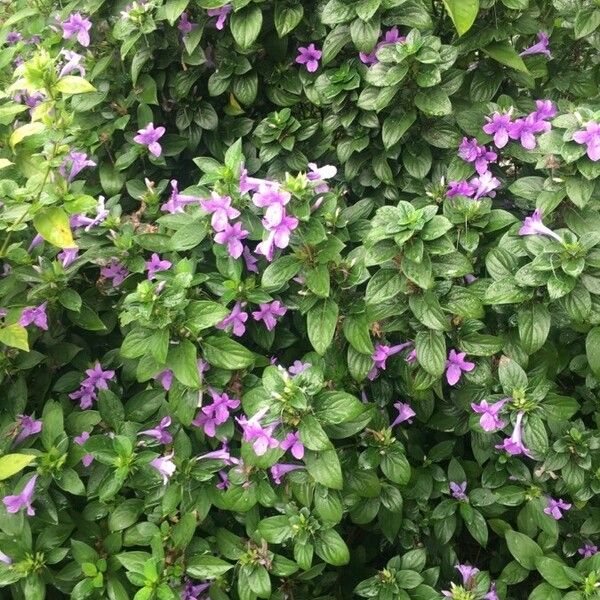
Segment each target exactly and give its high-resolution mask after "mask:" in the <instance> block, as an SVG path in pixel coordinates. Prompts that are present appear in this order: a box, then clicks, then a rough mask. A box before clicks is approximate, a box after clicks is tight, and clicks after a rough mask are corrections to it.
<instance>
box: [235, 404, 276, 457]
mask: <svg viewBox="0 0 600 600" xmlns="http://www.w3.org/2000/svg"><path fill="white" fill-rule="evenodd" d="M268 412H269V407H268V406H267V407H265V408H263V409H261V410H259V411H258V412H257V413H256V414H255V415H254V416H252V417H250V419H248V418H247V417H246V416H242V417H236V418H235V420H236V421H237V422H238V424H239V425H240V427H241V428H242V430H243V432H244V433H243V436H242V439H243V440H244V441H245V442H252V448H253V449H254V452H255V453H256V455H257V456H262V455H263V454H264V453H265V452H266V451H267V450H269V449H272V448H277V447H278V446H279V441H278V440H276V439H275V438H274V437H273V431H274V430H275V428H276V427H277V425H278V424H279V421H275V422H273V423H270V424H269V425H264V426H263V425H262V423H261V419H262V418H263V417H264V416H265V415H266V414H267V413H268Z"/></svg>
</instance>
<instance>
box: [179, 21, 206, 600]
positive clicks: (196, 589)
mask: <svg viewBox="0 0 600 600" xmlns="http://www.w3.org/2000/svg"><path fill="white" fill-rule="evenodd" d="M184 14H185V13H184ZM209 587H210V582H206V583H199V584H197V585H194V584H193V583H192V582H191V581H190V580H189V579H188V580H187V581H186V582H185V586H184V588H183V590H182V591H181V600H199V598H200V595H201V594H202V593H203V592H205V591H206V590H207V589H208V588H209Z"/></svg>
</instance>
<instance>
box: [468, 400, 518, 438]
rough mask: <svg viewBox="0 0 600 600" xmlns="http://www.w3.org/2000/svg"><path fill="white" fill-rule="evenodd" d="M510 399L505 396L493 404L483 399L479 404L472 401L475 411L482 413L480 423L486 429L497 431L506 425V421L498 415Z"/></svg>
mask: <svg viewBox="0 0 600 600" xmlns="http://www.w3.org/2000/svg"><path fill="white" fill-rule="evenodd" d="M508 400H509V398H503V399H502V400H499V401H498V402H494V403H493V404H488V403H487V400H482V401H481V402H480V403H479V404H475V403H471V408H472V409H473V411H474V412H476V413H477V414H480V415H481V417H480V418H479V424H480V425H481V428H482V429H483V430H484V431H495V430H496V429H502V427H504V425H505V423H504V421H503V420H502V419H500V418H499V417H498V413H499V412H500V411H501V410H502V407H503V406H504V405H505V404H506V403H507V402H508Z"/></svg>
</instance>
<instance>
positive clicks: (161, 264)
mask: <svg viewBox="0 0 600 600" xmlns="http://www.w3.org/2000/svg"><path fill="white" fill-rule="evenodd" d="M145 264H146V270H147V271H148V279H149V280H152V279H154V277H155V276H156V274H157V273H160V272H161V271H168V270H169V269H170V268H171V266H172V263H171V262H170V261H168V260H161V258H160V256H159V255H158V254H157V253H156V252H153V253H152V257H151V259H150V260H148V261H146V263H145Z"/></svg>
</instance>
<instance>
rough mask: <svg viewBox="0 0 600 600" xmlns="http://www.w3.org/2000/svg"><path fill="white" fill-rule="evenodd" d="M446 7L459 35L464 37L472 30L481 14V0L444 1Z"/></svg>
mask: <svg viewBox="0 0 600 600" xmlns="http://www.w3.org/2000/svg"><path fill="white" fill-rule="evenodd" d="M444 6H445V7H446V10H447V11H448V14H449V15H450V18H451V19H452V21H453V22H454V27H456V31H458V35H463V34H465V33H467V31H469V29H471V27H472V25H473V23H474V22H475V18H476V17H477V13H478V12H479V0H444Z"/></svg>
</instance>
